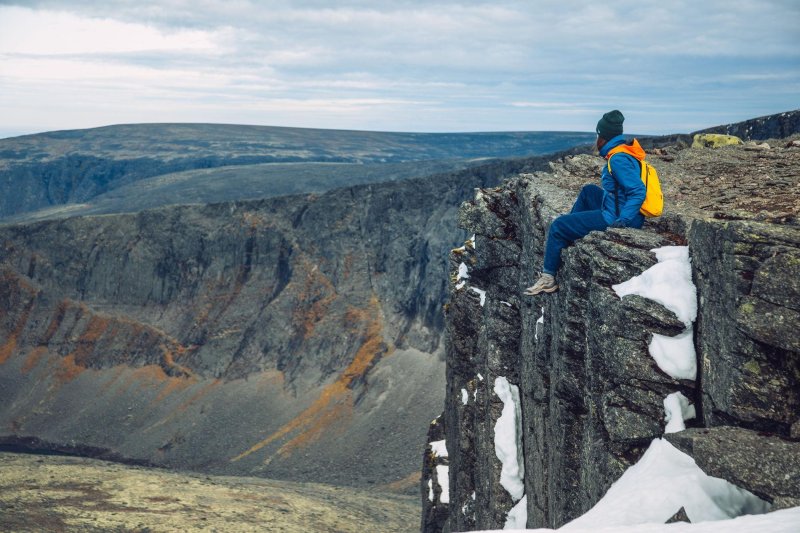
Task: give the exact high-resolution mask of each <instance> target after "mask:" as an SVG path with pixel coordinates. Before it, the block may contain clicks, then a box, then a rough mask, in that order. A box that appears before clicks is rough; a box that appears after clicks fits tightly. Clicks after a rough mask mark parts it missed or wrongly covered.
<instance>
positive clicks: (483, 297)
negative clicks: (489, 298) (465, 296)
mask: <svg viewBox="0 0 800 533" xmlns="http://www.w3.org/2000/svg"><path fill="white" fill-rule="evenodd" d="M470 289H472V291H473V292H476V293H478V296H480V297H481V307H483V306H484V304H485V303H486V291H485V290H483V289H479V288H477V287H470Z"/></svg>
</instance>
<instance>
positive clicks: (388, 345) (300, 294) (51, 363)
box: [0, 159, 546, 489]
mask: <svg viewBox="0 0 800 533" xmlns="http://www.w3.org/2000/svg"><path fill="white" fill-rule="evenodd" d="M543 165H546V163H545V160H544V159H534V160H527V161H523V160H519V161H514V162H506V163H492V164H489V165H485V166H482V167H479V168H477V169H474V170H470V171H465V172H461V173H455V174H445V175H438V176H436V177H434V178H430V179H420V180H409V181H402V182H393V183H387V184H382V185H379V186H360V187H353V188H348V189H341V190H338V191H334V192H330V193H327V194H323V195H308V196H293V197H283V198H277V199H270V200H263V201H253V202H239V203H221V204H215V205H208V206H184V207H173V208H163V209H157V210H152V211H144V212H142V213H138V214H129V215H119V216H99V217H78V218H72V219H67V220H61V221H49V222H39V223H34V224H23V225H12V226H5V227H2V228H0V272H1V273H2V274H1V275H0V396H1V397H2V398H3V400H4V401H3V402H2V403H1V404H0V441H2V442H5V443H8V444H16V445H19V446H24V447H28V448H30V447H34V448H36V447H40V448H45V449H58V450H63V451H67V452H71V453H81V454H88V455H93V456H100V457H106V458H115V459H122V460H135V461H138V462H146V463H153V464H158V465H165V466H170V467H175V468H189V469H198V470H205V471H213V472H223V473H237V474H253V473H256V474H259V475H268V476H274V477H283V478H289V479H296V480H310V479H313V480H317V481H327V482H333V483H343V484H351V485H374V484H383V485H388V484H392V483H395V482H398V483H399V485H398V487H399V488H401V489H406V488H408V487H410V486H412V485H414V484H415V483H416V481H417V480H418V477H419V474H418V456H419V451H420V448H421V447H422V441H423V438H424V434H425V430H426V427H427V424H428V423H429V422H430V419H431V418H432V417H433V416H435V414H436V413H437V412H438V411H439V410H440V409H441V405H442V401H443V396H444V388H443V384H444V362H443V356H442V347H441V342H440V339H441V334H442V330H443V317H442V313H441V304H442V301H443V299H444V294H445V290H446V286H447V265H446V261H447V251H448V250H449V249H450V248H452V246H454V245H455V244H456V243H457V242H459V241H460V240H462V239H463V231H462V230H459V229H457V228H456V225H455V217H456V211H457V206H458V205H459V204H460V203H461V202H462V201H463V200H464V199H466V198H468V197H470V196H471V195H472V192H473V189H474V188H475V187H485V186H490V185H493V184H496V183H497V182H498V181H499V180H500V179H501V178H502V177H503V176H506V175H508V174H510V173H516V172H519V171H520V170H521V169H524V168H537V167H540V166H543Z"/></svg>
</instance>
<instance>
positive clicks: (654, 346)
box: [648, 326, 697, 380]
mask: <svg viewBox="0 0 800 533" xmlns="http://www.w3.org/2000/svg"><path fill="white" fill-rule="evenodd" d="M648 350H649V352H650V355H651V356H653V359H655V361H656V364H657V365H658V368H660V369H661V370H663V371H664V372H666V373H667V374H668V375H669V376H670V377H673V378H675V379H691V380H694V379H696V378H697V356H696V355H695V351H694V328H693V327H692V326H689V327H688V328H686V329H685V330H684V331H683V333H680V334H678V335H676V336H674V337H666V336H664V335H659V334H658V333H654V334H653V340H651V341H650V345H649V346H648Z"/></svg>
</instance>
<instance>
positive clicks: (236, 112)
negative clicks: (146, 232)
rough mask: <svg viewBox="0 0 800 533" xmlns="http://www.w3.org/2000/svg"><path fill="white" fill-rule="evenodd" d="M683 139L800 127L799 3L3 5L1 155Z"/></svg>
mask: <svg viewBox="0 0 800 533" xmlns="http://www.w3.org/2000/svg"><path fill="white" fill-rule="evenodd" d="M614 108H618V109H620V110H622V111H623V113H624V114H625V116H626V117H627V118H626V122H625V129H626V131H628V132H638V133H670V132H688V131H691V130H693V129H699V128H702V127H706V126H712V125H716V124H722V123H728V122H735V121H739V120H743V119H746V118H752V117H756V116H761V115H767V114H772V113H777V112H781V111H788V110H792V109H797V108H800V1H798V0H786V1H779V0H776V1H770V0H719V1H718V0H702V1H701V0H692V1H668V0H663V1H660V2H653V1H647V0H635V1H628V0H616V1H611V0H605V1H595V2H578V1H571V0H558V1H552V2H551V1H536V0H529V1H522V0H520V1H507V0H495V1H490V2H480V1H476V2H468V1H461V2H436V1H432V0H427V1H426V0H393V1H391V2H388V1H387V2H384V1H368V0H337V1H330V2H327V1H315V0H307V1H305V0H304V1H283V2H281V1H271V0H268V1H256V0H231V1H224V2H223V1H216V0H163V1H159V2H150V1H148V0H130V1H128V0H122V1H115V0H104V1H92V0H83V1H82V0H76V1H70V2H59V1H47V0H43V1H31V2H15V1H6V0H0V137H5V136H9V135H15V134H22V133H32V132H39V131H47V130H55V129H73V128H87V127H94V126H102V125H108V124H119V123H132V122H219V123H236V124H263V125H277V126H303V127H319V128H341V129H361V130H382V131H509V130H572V131H576V130H577V131H593V130H594V126H595V123H596V122H597V119H598V118H599V116H600V115H601V114H602V113H603V112H605V111H608V110H610V109H614Z"/></svg>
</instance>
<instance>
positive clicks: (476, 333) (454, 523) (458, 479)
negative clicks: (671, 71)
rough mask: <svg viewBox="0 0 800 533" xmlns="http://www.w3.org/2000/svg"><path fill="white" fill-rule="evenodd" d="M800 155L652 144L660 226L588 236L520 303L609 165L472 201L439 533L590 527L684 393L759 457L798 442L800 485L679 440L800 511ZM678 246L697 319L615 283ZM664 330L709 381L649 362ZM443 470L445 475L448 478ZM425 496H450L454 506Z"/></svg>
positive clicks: (486, 192)
mask: <svg viewBox="0 0 800 533" xmlns="http://www.w3.org/2000/svg"><path fill="white" fill-rule="evenodd" d="M798 144H800V143H797V142H795V143H788V141H787V140H778V141H775V140H773V141H770V142H769V145H757V144H755V143H751V144H745V145H742V146H737V147H725V148H720V149H718V150H711V149H700V150H695V149H688V148H685V145H683V144H682V145H677V146H675V145H673V146H662V147H660V148H657V149H655V150H653V151H652V153H651V155H650V156H649V160H650V161H651V163H652V164H654V165H655V166H656V167H657V169H658V170H659V174H660V176H661V179H662V186H663V187H664V190H665V199H666V201H665V204H666V205H665V214H664V216H662V217H660V218H658V219H653V220H652V221H649V222H648V223H647V224H646V225H645V227H644V228H643V229H642V230H632V229H610V230H608V231H606V232H597V233H592V234H590V235H589V236H587V237H585V238H584V239H581V240H580V241H578V242H576V243H575V244H574V245H573V246H571V247H569V248H568V249H567V250H566V251H565V253H564V255H563V265H562V267H561V269H560V270H559V273H558V276H557V281H558V283H559V285H560V288H559V290H558V291H557V292H556V293H554V294H549V295H548V294H543V295H539V296H536V297H524V296H522V291H523V289H524V288H525V287H527V286H528V285H530V284H532V282H533V281H534V280H535V278H536V273H537V272H538V271H540V269H541V261H542V255H543V248H544V243H545V236H546V232H547V228H548V226H549V224H550V222H551V221H552V220H553V219H554V218H555V217H556V216H557V215H559V214H561V213H564V212H567V211H568V210H569V209H570V207H571V204H572V202H573V200H574V198H575V197H576V195H577V192H578V191H579V190H580V187H581V186H582V185H583V184H585V183H591V182H594V181H596V179H597V176H598V174H599V169H600V166H601V165H602V164H603V161H602V160H601V159H600V158H597V157H594V156H589V155H578V156H574V157H572V156H571V157H567V158H563V159H561V160H560V161H558V162H556V163H554V164H553V165H552V168H551V169H550V171H549V172H538V173H533V174H522V175H519V176H517V177H516V178H514V179H511V180H509V181H507V182H505V183H504V184H503V185H502V186H501V187H497V188H490V189H482V190H480V191H478V192H477V194H476V195H475V197H474V199H473V200H472V201H470V202H467V203H465V204H464V206H462V208H461V211H460V215H459V223H460V225H461V227H463V228H464V229H466V230H467V231H468V233H471V234H474V235H475V237H474V239H472V240H470V241H468V242H467V243H466V244H465V246H463V247H460V248H457V249H455V250H453V251H452V253H451V265H450V268H451V273H452V277H451V285H450V290H451V293H450V302H449V304H448V306H447V312H446V332H447V333H446V339H447V340H446V356H447V396H446V401H445V409H444V414H443V415H442V419H440V420H437V421H435V422H436V425H437V428H436V430H435V431H434V430H433V428H432V430H431V433H432V435H433V437H435V436H436V434H437V432H438V433H439V434H441V433H443V434H444V435H445V436H446V438H445V442H446V448H447V452H448V453H447V457H446V458H444V459H442V458H441V457H438V456H437V454H436V453H435V452H434V450H433V449H431V448H429V449H428V451H427V452H426V455H425V461H424V464H425V465H428V466H426V468H425V469H424V473H425V475H424V476H423V479H422V502H423V521H422V529H423V531H442V530H443V531H467V530H475V529H494V528H502V527H503V526H504V524H505V523H506V520H508V518H509V512H510V511H511V510H512V507H514V506H515V505H522V506H524V507H525V510H526V511H527V525H528V526H529V527H559V526H561V525H563V524H564V523H566V522H568V521H570V520H572V519H574V518H576V517H578V516H580V515H581V514H583V513H584V512H586V511H587V510H589V509H590V508H591V507H592V506H593V505H594V504H595V503H596V502H597V501H598V500H599V499H600V498H601V497H602V496H603V495H604V494H605V492H606V491H607V490H608V488H609V487H610V485H611V484H612V483H613V482H614V481H615V480H617V479H618V478H619V477H620V475H621V474H622V473H623V472H624V471H625V470H626V468H628V467H629V466H630V465H632V464H634V463H635V462H636V461H637V459H638V458H639V457H640V456H641V455H642V453H643V451H644V450H645V449H646V448H647V446H648V445H649V443H650V442H651V441H652V440H653V439H655V438H658V437H661V436H662V435H663V434H664V429H665V407H664V400H665V398H666V397H667V396H668V395H669V394H672V393H675V392H681V393H682V394H683V395H684V396H685V397H686V398H688V399H689V401H690V402H691V404H693V406H694V408H695V410H696V413H697V416H696V417H695V418H694V419H692V420H687V425H689V426H693V427H695V428H720V429H723V428H722V427H723V426H725V427H727V426H732V427H734V429H735V430H736V431H739V432H741V433H742V434H741V435H739V437H738V439H739V440H738V441H737V442H740V443H742V446H741V449H742V450H744V449H747V450H750V452H747V453H749V455H747V457H750V458H751V459H752V458H753V457H757V456H758V455H759V454H758V453H757V450H759V449H760V447H762V446H766V444H765V443H766V441H764V440H763V439H765V438H767V437H762V436H763V435H767V434H768V435H773V436H774V437H772V438H775V439H777V440H778V441H780V442H786V443H787V448H785V450H788V451H785V452H780V453H786V454H787V455H788V460H787V461H786V462H785V463H782V467H781V468H783V470H782V471H783V472H784V475H785V476H786V479H787V480H791V481H790V482H789V483H790V484H792V485H793V486H794V489H793V490H788V491H787V489H786V487H785V483H786V482H785V481H783V480H780V479H777V477H776V476H775V475H774V474H775V471H776V470H780V468H775V467H774V466H773V467H771V468H766V467H765V464H763V463H764V460H763V458H762V461H761V463H759V461H753V460H751V461H749V468H748V461H746V460H742V457H743V455H741V454H739V455H736V454H735V453H734V452H733V451H732V450H731V448H734V449H736V448H737V447H736V446H727V448H726V447H725V446H722V448H726V449H727V452H730V454H727V455H726V454H720V455H721V456H716V455H714V452H712V451H709V450H711V449H712V447H711V446H710V444H712V443H713V442H717V441H720V440H721V439H722V438H723V437H720V435H726V434H724V433H718V432H715V431H714V430H708V431H703V432H700V433H697V434H695V435H693V436H692V437H691V438H689V437H686V438H685V439H683V440H681V439H680V438H678V439H677V440H676V442H678V441H681V442H682V443H683V445H682V448H683V449H685V450H689V451H691V450H694V451H698V452H699V451H700V450H705V451H704V452H703V453H700V454H699V455H705V457H706V461H705V463H706V464H708V463H709V462H713V463H716V464H720V463H722V466H718V467H716V468H714V469H712V470H713V471H714V474H713V475H720V476H723V477H727V479H729V480H731V481H733V482H736V483H738V484H739V485H740V486H746V487H749V488H751V490H752V488H753V487H757V490H756V491H755V492H756V493H757V494H759V496H761V497H762V498H764V499H765V500H767V501H768V502H771V503H773V505H774V507H773V508H780V507H786V506H792V505H798V504H800V493H799V492H798V490H797V486H800V444H798V443H793V444H790V442H791V439H799V438H800V418H799V416H800V415H798V413H800V345H798V331H800V307H798V303H797V302H798V301H800V284H798V283H799V282H798V280H800V226H799V225H798V219H797V215H798V211H800V181H799V180H800V146H798ZM676 246H685V247H688V253H689V257H690V260H691V278H692V280H693V282H694V285H695V287H696V295H697V306H698V312H697V316H696V319H695V320H694V321H693V322H692V321H691V320H687V319H685V318H681V317H679V316H677V315H676V313H675V312H674V311H673V310H670V309H668V308H666V307H665V306H663V305H662V304H660V303H657V302H655V301H653V300H651V299H647V298H643V297H641V296H636V295H631V296H625V297H622V298H620V297H619V296H618V294H617V292H616V291H615V290H614V288H613V286H614V285H616V284H620V283H622V282H625V281H626V280H629V279H631V278H633V277H634V276H637V275H639V274H641V273H642V272H644V271H646V270H647V269H649V268H650V267H652V266H653V265H655V264H657V262H658V260H657V258H656V257H655V254H654V253H653V251H652V250H654V249H657V248H660V247H676ZM687 326H691V328H687ZM654 335H661V336H665V337H676V336H678V335H689V336H690V337H689V339H690V344H691V348H692V349H693V350H694V352H695V354H696V366H697V372H696V378H695V379H686V378H673V377H671V375H670V374H668V373H667V372H665V371H664V370H662V368H661V366H659V364H657V363H656V361H655V360H654V357H653V356H651V354H650V349H649V345H650V343H651V341H652V340H653V338H654ZM509 410H510V412H511V413H512V416H513V414H516V416H517V417H518V420H519V422H520V426H519V427H520V428H521V429H520V430H519V431H518V433H517V434H516V439H517V442H516V445H517V446H518V448H516V450H517V452H518V453H519V456H518V457H517V458H516V459H518V461H510V460H509V457H508V453H507V451H508V447H507V446H506V447H505V448H504V446H505V445H506V444H507V443H503V442H501V441H502V435H501V434H500V433H501V431H500V429H498V428H500V427H501V426H502V425H503V424H504V423H505V422H504V421H501V419H505V417H506V416H508V415H507V413H508V412H509ZM441 426H444V427H443V428H442V427H441ZM688 432H689V430H687V432H683V433H688ZM683 433H677V434H675V435H676V436H680V435H682V434H683ZM433 437H431V438H433ZM760 439H761V440H760ZM746 442H747V443H748V444H744V443H746ZM692 443H693V445H692ZM514 444H515V443H514V442H511V449H512V450H514V449H515V448H514V446H513V445H514ZM714 449H717V450H718V449H720V445H719V444H717V445H716V448H714ZM775 449H776V450H782V448H780V447H776V448H775ZM504 450H505V451H504ZM754 451H755V453H753V452H754ZM741 453H742V454H744V453H746V452H744V451H742V452H741ZM780 453H779V452H776V455H780ZM512 455H513V452H512ZM501 457H502V460H501ZM512 459H514V458H513V457H512ZM517 462H518V463H519V464H518V465H517V464H516V463H517ZM726 462H727V463H730V465H729V466H730V467H726V466H725V464H726ZM698 463H699V464H701V466H702V464H703V461H702V460H701V459H700V458H698ZM432 464H447V468H449V471H447V473H446V475H447V480H442V479H440V478H441V475H442V470H441V469H439V470H438V471H436V470H434V469H431V468H430V465H432ZM787 464H788V465H791V466H787ZM509 465H510V466H513V467H514V468H510V466H509ZM731 465H735V466H731ZM744 471H746V472H744ZM734 472H735V475H734V474H733V473H734ZM765 472H772V474H771V475H772V478H771V479H770V474H765ZM748 478H749V481H743V480H746V479H748ZM756 478H757V479H756ZM428 484H430V485H431V486H433V487H442V486H448V489H449V490H448V494H447V495H446V499H447V502H445V500H444V499H442V497H441V496H440V495H438V494H437V493H436V492H435V491H433V492H431V491H429V490H428ZM765 487H767V488H765ZM523 494H524V495H525V498H524V499H520V497H521V496H522V495H523ZM518 502H522V503H519V504H518ZM675 511H676V512H677V511H678V509H675ZM515 512H516V510H515Z"/></svg>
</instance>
